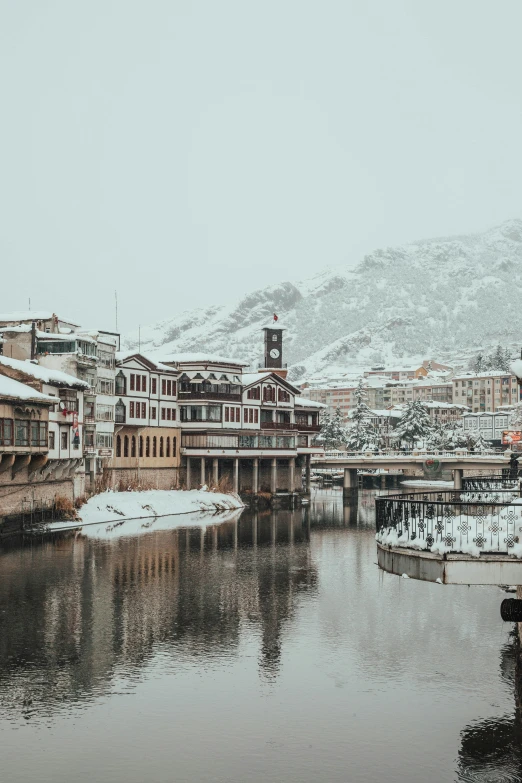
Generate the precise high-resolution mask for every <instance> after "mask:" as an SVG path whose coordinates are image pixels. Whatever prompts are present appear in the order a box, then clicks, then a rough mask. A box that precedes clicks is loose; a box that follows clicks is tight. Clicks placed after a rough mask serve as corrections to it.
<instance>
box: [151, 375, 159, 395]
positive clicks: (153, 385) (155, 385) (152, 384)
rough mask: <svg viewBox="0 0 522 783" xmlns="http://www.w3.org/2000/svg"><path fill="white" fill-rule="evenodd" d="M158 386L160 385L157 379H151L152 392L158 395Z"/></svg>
mask: <svg viewBox="0 0 522 783" xmlns="http://www.w3.org/2000/svg"><path fill="white" fill-rule="evenodd" d="M157 385H158V382H157V380H156V378H151V379H150V387H151V388H150V390H151V393H152V394H156V389H157Z"/></svg>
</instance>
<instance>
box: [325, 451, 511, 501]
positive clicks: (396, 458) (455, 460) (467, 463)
mask: <svg viewBox="0 0 522 783" xmlns="http://www.w3.org/2000/svg"><path fill="white" fill-rule="evenodd" d="M510 457H511V452H510V451H489V452H483V453H481V454H476V453H474V452H472V451H467V450H466V449H455V450H454V451H439V452H430V451H415V450H412V451H406V452H396V451H389V452H383V453H379V454H374V453H373V452H366V453H359V454H356V453H354V452H337V453H326V454H325V455H324V456H314V457H312V460H311V464H312V468H318V469H323V468H333V469H335V470H344V482H343V487H344V494H345V495H350V494H351V493H352V492H354V491H356V490H357V471H359V470H368V469H369V470H376V469H378V468H381V469H383V470H397V469H402V470H405V469H406V470H407V469H408V468H415V467H425V465H426V462H427V461H428V460H434V461H435V460H436V461H438V463H439V466H440V468H441V470H452V471H453V483H454V486H455V489H461V488H462V477H463V475H464V471H465V470H468V471H471V470H472V471H477V470H481V471H486V472H488V473H493V472H498V471H500V470H502V468H509V465H510Z"/></svg>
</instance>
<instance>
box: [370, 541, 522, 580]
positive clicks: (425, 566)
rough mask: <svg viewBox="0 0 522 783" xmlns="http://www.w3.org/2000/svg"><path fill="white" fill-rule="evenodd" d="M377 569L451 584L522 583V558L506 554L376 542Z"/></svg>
mask: <svg viewBox="0 0 522 783" xmlns="http://www.w3.org/2000/svg"><path fill="white" fill-rule="evenodd" d="M377 563H378V565H379V568H382V570H383V571H387V572H388V573H390V574H397V575H398V576H404V575H406V576H408V577H409V578H410V579H421V580H423V581H424V582H438V583H439V584H447V585H448V584H451V585H502V584H515V585H516V584H522V560H519V559H515V558H513V557H512V556H510V555H507V554H494V553H489V552H488V553H483V554H481V555H480V556H479V557H478V558H477V557H473V556H472V555H466V554H464V553H455V554H444V555H441V554H438V553H434V552H426V551H419V550H414V549H406V548H403V547H393V546H388V545H383V544H379V543H377Z"/></svg>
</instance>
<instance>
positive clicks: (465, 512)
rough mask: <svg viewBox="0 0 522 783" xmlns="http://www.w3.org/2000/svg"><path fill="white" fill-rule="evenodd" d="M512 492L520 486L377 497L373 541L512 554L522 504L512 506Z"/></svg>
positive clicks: (520, 536) (521, 519) (515, 494)
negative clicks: (375, 527)
mask: <svg viewBox="0 0 522 783" xmlns="http://www.w3.org/2000/svg"><path fill="white" fill-rule="evenodd" d="M516 497H518V486H517V488H516V489H514V488H511V489H502V490H498V491H497V490H494V491H489V490H478V491H470V490H453V491H449V492H428V493H413V494H408V495H393V496H390V495H388V496H382V497H377V498H376V499H375V506H376V521H377V540H378V541H379V543H381V544H382V545H390V546H396V547H402V548H406V549H417V550H419V549H420V550H428V551H431V552H434V553H438V554H445V553H450V552H464V553H466V554H473V555H475V556H480V554H481V552H497V553H503V554H510V553H513V548H514V547H515V545H519V544H520V543H521V541H522V533H521V532H520V527H521V524H522V506H520V505H511V503H512V501H513V500H514V499H515V498H516Z"/></svg>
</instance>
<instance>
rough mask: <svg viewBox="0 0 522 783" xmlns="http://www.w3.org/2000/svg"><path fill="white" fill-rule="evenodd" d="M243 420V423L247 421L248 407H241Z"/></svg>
mask: <svg viewBox="0 0 522 783" xmlns="http://www.w3.org/2000/svg"><path fill="white" fill-rule="evenodd" d="M243 421H244V422H245V424H247V423H248V408H244V409H243Z"/></svg>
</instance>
